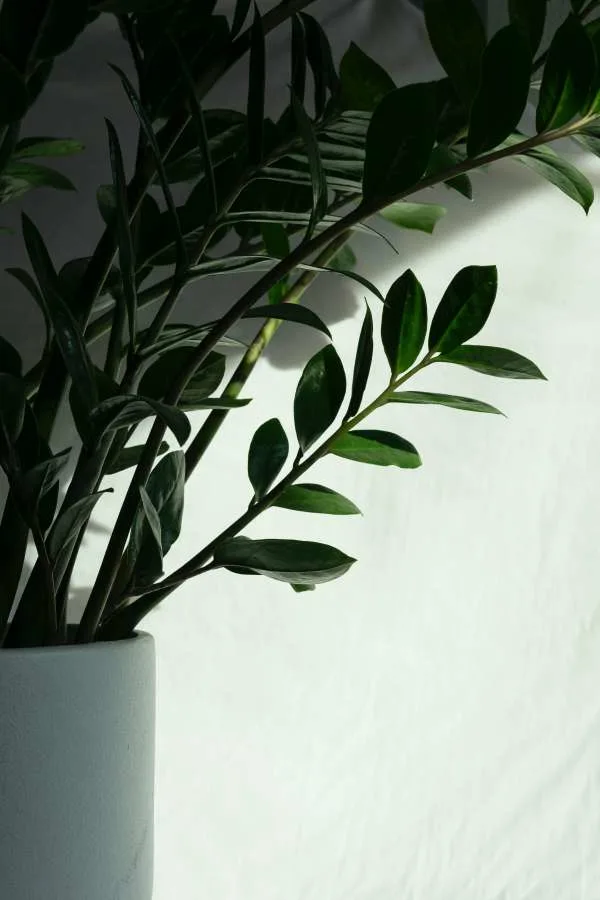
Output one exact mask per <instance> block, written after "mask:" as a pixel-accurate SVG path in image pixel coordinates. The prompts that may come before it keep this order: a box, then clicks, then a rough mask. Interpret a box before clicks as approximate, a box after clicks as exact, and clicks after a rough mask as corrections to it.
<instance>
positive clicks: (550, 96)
mask: <svg viewBox="0 0 600 900" xmlns="http://www.w3.org/2000/svg"><path fill="white" fill-rule="evenodd" d="M595 70H596V60H595V54H594V48H593V45H592V42H591V41H590V39H589V37H588V35H587V34H586V32H585V29H584V28H583V26H582V24H581V22H580V21H579V19H578V18H577V16H574V15H570V16H569V17H568V19H567V20H566V21H565V22H564V23H563V24H562V25H561V26H560V28H559V29H558V31H557V32H556V34H555V35H554V38H553V40H552V43H551V44H550V50H549V51H548V59H547V61H546V65H545V66H544V75H543V78H542V84H541V87H540V95H539V99H538V105H537V112H536V127H537V130H538V132H541V131H548V130H550V129H553V128H560V127H561V126H562V125H566V124H567V122H570V121H571V119H572V118H574V116H576V115H577V113H578V112H580V111H581V110H582V109H583V107H584V105H585V102H586V99H587V97H588V94H589V90H590V86H591V82H592V79H593V78H594V74H595Z"/></svg>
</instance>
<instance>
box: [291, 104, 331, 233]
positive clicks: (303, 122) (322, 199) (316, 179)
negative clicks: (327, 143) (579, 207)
mask: <svg viewBox="0 0 600 900" xmlns="http://www.w3.org/2000/svg"><path fill="white" fill-rule="evenodd" d="M292 109H293V111H294V118H295V120H296V125H297V128H298V133H299V134H300V137H301V138H302V141H303V143H304V149H305V151H306V155H307V157H308V165H309V169H310V180H311V187H312V214H311V217H310V221H309V223H308V228H307V230H306V235H305V239H306V240H308V239H309V238H310V237H311V235H312V233H313V232H314V230H315V227H316V225H317V223H318V222H320V221H321V219H322V218H323V216H324V215H325V213H326V212H327V202H328V193H327V179H326V177H325V172H324V170H323V164H322V162H321V153H320V150H319V143H318V141H317V136H316V134H315V130H314V128H313V124H312V122H311V120H310V119H309V117H308V115H307V113H306V110H305V109H304V107H303V105H302V103H301V102H300V101H299V100H298V98H297V97H295V96H294V94H292Z"/></svg>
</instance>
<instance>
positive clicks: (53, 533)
mask: <svg viewBox="0 0 600 900" xmlns="http://www.w3.org/2000/svg"><path fill="white" fill-rule="evenodd" d="M106 493H107V492H106V491H98V492H96V493H94V494H88V496H87V497H82V498H81V499H80V500H76V501H75V503H73V504H71V506H68V507H67V508H66V509H64V510H62V511H61V512H60V514H59V515H58V516H57V518H56V521H55V523H54V525H53V526H52V528H51V529H50V533H49V535H48V542H47V544H48V555H49V557H50V560H51V562H52V568H53V571H54V578H55V582H56V583H57V584H59V583H60V580H61V578H62V577H63V576H64V574H65V571H66V569H67V565H68V563H69V559H70V556H71V552H72V550H73V548H74V546H75V544H76V542H77V539H78V537H79V533H80V531H81V529H82V528H84V527H85V525H86V523H87V522H88V520H89V517H90V515H91V514H92V512H93V510H94V507H95V506H96V503H97V502H98V500H99V499H100V497H102V496H103V495H104V494H106Z"/></svg>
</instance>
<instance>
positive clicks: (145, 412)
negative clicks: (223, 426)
mask: <svg viewBox="0 0 600 900" xmlns="http://www.w3.org/2000/svg"><path fill="white" fill-rule="evenodd" d="M149 416H158V418H159V419H161V420H162V421H163V422H164V423H165V425H167V426H168V427H169V428H170V429H171V431H172V432H173V434H174V435H175V437H176V438H177V440H178V442H179V443H180V444H185V442H186V441H187V439H188V438H189V436H190V431H191V425H190V423H189V420H188V418H187V416H186V415H185V413H183V412H181V410H179V409H176V408H175V407H174V406H167V405H165V404H164V403H159V402H158V401H157V400H153V399H152V398H151V397H137V396H133V395H131V396H130V395H123V396H120V397H110V398H109V399H108V400H103V401H102V403H99V404H98V405H97V406H96V407H95V408H94V409H93V410H92V411H91V413H90V417H89V418H90V425H91V427H92V432H93V434H94V440H98V439H99V437H100V436H101V435H102V434H104V433H105V432H106V431H115V430H116V429H117V428H130V427H131V426H133V425H139V423H140V422H142V421H143V420H144V419H147V418H148V417H149Z"/></svg>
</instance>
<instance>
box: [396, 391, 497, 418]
mask: <svg viewBox="0 0 600 900" xmlns="http://www.w3.org/2000/svg"><path fill="white" fill-rule="evenodd" d="M388 399H389V401H390V402H391V403H416V404H419V405H433V406H448V407H450V408H451V409H464V410H466V411H467V412H480V413H491V414H493V415H497V416H503V415H504V413H502V412H500V410H499V409H496V407H495V406H490V404H489V403H483V402H482V401H481V400H471V398H470V397H455V396H453V395H451V394H434V393H430V392H429V391H396V393H394V394H390V395H389V398H388Z"/></svg>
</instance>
